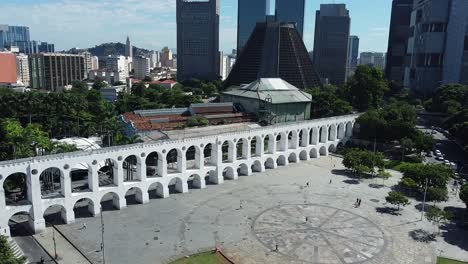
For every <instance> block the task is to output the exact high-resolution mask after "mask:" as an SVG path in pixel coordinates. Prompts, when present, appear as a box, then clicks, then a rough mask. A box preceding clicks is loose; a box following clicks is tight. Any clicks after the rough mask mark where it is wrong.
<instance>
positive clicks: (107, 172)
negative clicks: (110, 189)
mask: <svg viewBox="0 0 468 264" xmlns="http://www.w3.org/2000/svg"><path fill="white" fill-rule="evenodd" d="M118 164H119V163H118V162H117V161H116V160H114V159H105V160H104V161H102V162H100V163H98V164H97V166H98V167H97V170H98V178H99V187H105V186H112V185H118V179H117V177H118V175H119V165H118Z"/></svg>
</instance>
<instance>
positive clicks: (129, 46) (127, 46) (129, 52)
mask: <svg viewBox="0 0 468 264" xmlns="http://www.w3.org/2000/svg"><path fill="white" fill-rule="evenodd" d="M125 57H127V58H133V47H132V44H131V43H130V37H129V36H127V42H126V44H125Z"/></svg>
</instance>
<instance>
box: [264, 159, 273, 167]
mask: <svg viewBox="0 0 468 264" xmlns="http://www.w3.org/2000/svg"><path fill="white" fill-rule="evenodd" d="M274 168H275V161H274V160H273V159H272V158H267V159H266V160H265V169H274Z"/></svg>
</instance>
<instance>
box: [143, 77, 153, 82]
mask: <svg viewBox="0 0 468 264" xmlns="http://www.w3.org/2000/svg"><path fill="white" fill-rule="evenodd" d="M152 81H153V78H152V77H151V76H145V78H143V82H152Z"/></svg>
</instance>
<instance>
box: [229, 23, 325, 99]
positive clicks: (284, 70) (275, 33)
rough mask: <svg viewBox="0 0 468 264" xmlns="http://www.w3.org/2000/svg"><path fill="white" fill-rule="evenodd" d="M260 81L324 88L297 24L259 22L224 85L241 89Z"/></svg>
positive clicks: (299, 86) (303, 87) (302, 87)
mask: <svg viewBox="0 0 468 264" xmlns="http://www.w3.org/2000/svg"><path fill="white" fill-rule="evenodd" d="M259 78H282V79H283V80H285V81H287V82H289V83H290V84H292V85H294V86H296V87H298V88H300V89H306V88H312V87H316V86H320V85H321V83H320V79H319V77H318V75H317V74H316V72H315V70H314V67H313V66H312V62H311V61H310V58H309V54H308V53H307V50H306V47H305V45H304V42H303V41H302V38H301V35H300V34H299V32H297V29H296V26H295V25H294V24H290V23H282V22H264V23H257V26H256V27H255V29H254V32H253V33H252V36H251V37H250V38H249V41H248V42H247V44H246V45H245V47H244V50H243V51H242V53H241V54H240V55H238V57H237V60H236V64H234V67H233V68H232V70H231V73H230V74H229V76H228V78H227V79H226V81H225V82H224V84H223V85H224V87H226V88H227V87H230V86H239V85H241V84H249V83H251V82H253V81H255V80H257V79H259ZM273 100H274V99H273Z"/></svg>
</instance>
